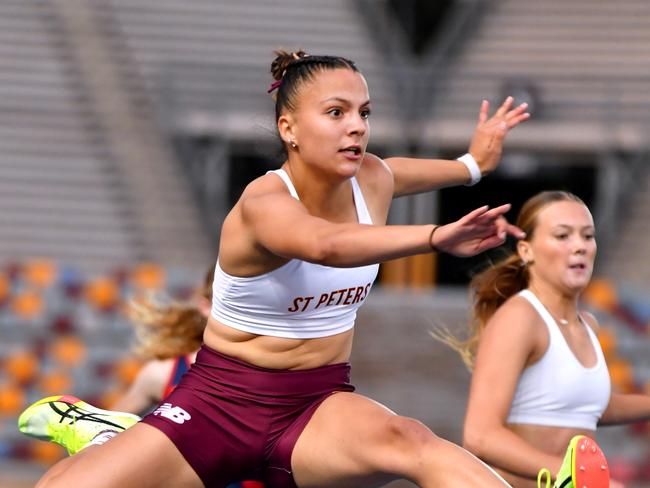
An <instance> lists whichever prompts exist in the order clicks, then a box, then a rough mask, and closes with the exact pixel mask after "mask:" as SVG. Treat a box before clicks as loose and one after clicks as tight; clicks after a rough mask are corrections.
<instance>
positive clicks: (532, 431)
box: [497, 424, 595, 488]
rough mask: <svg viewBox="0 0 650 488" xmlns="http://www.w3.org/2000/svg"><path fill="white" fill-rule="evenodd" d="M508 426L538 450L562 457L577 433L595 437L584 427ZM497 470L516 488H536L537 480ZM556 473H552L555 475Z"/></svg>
mask: <svg viewBox="0 0 650 488" xmlns="http://www.w3.org/2000/svg"><path fill="white" fill-rule="evenodd" d="M508 428H509V429H510V430H511V431H513V432H514V433H515V434H517V435H518V436H519V437H521V438H522V439H524V440H525V441H527V442H528V443H529V444H530V445H532V446H535V447H536V448H537V449H539V450H540V451H544V452H546V453H548V454H553V455H556V456H560V457H564V454H565V453H566V449H567V446H568V445H569V441H570V440H571V438H572V437H573V436H575V435H578V434H583V435H587V436H589V437H592V438H593V437H595V433H594V432H593V431H590V430H586V429H575V428H569V427H548V426H544V425H530V424H508ZM497 471H499V474H501V475H502V476H503V477H504V478H505V479H506V481H508V483H510V484H511V485H512V486H514V487H516V488H529V487H530V488H537V481H535V480H530V479H526V478H522V477H519V476H515V475H513V474H512V473H508V472H504V471H502V470H497ZM556 474H557V473H552V475H553V476H555V475H556Z"/></svg>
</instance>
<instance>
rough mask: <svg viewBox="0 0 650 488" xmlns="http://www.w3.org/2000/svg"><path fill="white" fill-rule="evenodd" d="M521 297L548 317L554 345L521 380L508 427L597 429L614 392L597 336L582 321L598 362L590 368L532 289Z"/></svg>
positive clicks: (524, 292)
mask: <svg viewBox="0 0 650 488" xmlns="http://www.w3.org/2000/svg"><path fill="white" fill-rule="evenodd" d="M519 296H522V297H524V298H525V299H527V300H528V301H529V302H530V303H531V305H532V306H533V307H535V310H537V313H539V314H540V315H541V317H542V319H544V323H545V324H546V327H547V329H548V332H549V344H548V349H547V350H546V352H545V353H544V355H543V356H542V358H541V359H540V360H539V361H537V362H536V363H535V364H533V365H531V366H529V367H527V368H526V369H524V371H523V372H522V374H521V376H520V377H519V382H518V383H517V387H516V389H515V394H514V398H513V401H512V406H511V408H510V414H509V415H508V423H512V424H533V425H548V426H553V427H571V428H577V429H588V430H596V424H597V423H598V420H599V419H600V417H601V416H602V414H603V412H604V411H605V409H606V408H607V405H608V403H609V397H610V394H611V383H610V378H609V372H608V370H607V365H606V364H605V358H604V356H603V351H602V349H601V347H600V344H599V343H598V339H597V338H596V334H594V332H593V331H592V330H591V327H589V326H588V325H587V324H586V323H585V322H584V321H582V320H581V322H582V324H583V325H584V327H585V328H586V329H587V333H588V334H589V337H590V339H591V343H592V345H593V347H594V350H595V351H596V357H597V360H596V364H595V365H594V366H592V367H589V368H587V367H585V366H583V365H582V364H581V363H580V362H579V361H578V359H577V358H576V357H575V355H574V354H573V351H571V349H570V348H569V345H568V344H567V342H566V340H565V339H564V336H563V335H562V331H561V330H560V329H559V327H558V325H557V323H556V322H555V320H554V319H553V317H552V316H551V314H550V313H549V312H548V310H547V309H546V308H545V307H544V305H543V304H542V302H540V301H539V299H538V298H537V297H536V296H535V295H534V294H533V293H532V292H531V291H530V290H522V291H521V292H520V293H519Z"/></svg>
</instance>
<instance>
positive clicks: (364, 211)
mask: <svg viewBox="0 0 650 488" xmlns="http://www.w3.org/2000/svg"><path fill="white" fill-rule="evenodd" d="M352 194H353V195H354V206H355V207H356V209H357V219H358V220H359V223H360V224H370V225H372V217H370V212H368V207H367V206H366V201H365V199H364V198H363V193H361V187H360V186H359V182H357V179H356V178H355V177H354V176H353V177H352Z"/></svg>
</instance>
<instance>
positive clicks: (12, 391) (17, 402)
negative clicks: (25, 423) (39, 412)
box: [0, 383, 26, 417]
mask: <svg viewBox="0 0 650 488" xmlns="http://www.w3.org/2000/svg"><path fill="white" fill-rule="evenodd" d="M25 402H26V399H25V390H24V389H23V388H21V387H20V386H18V385H16V384H14V383H5V384H3V385H1V386H0V415H2V416H3V417H15V416H17V415H18V414H19V413H20V412H21V410H22V409H23V408H25Z"/></svg>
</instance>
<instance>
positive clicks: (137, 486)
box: [36, 424, 203, 488]
mask: <svg viewBox="0 0 650 488" xmlns="http://www.w3.org/2000/svg"><path fill="white" fill-rule="evenodd" d="M75 486H83V487H84V488H108V487H115V488H131V487H133V488H147V487H151V488H154V487H159V486H174V487H179V488H199V487H203V483H202V482H201V479H200V478H199V477H198V475H197V474H196V473H195V472H194V470H193V469H192V468H191V466H190V465H189V464H188V463H187V461H185V458H184V457H183V455H182V454H181V453H180V452H179V451H178V450H177V449H176V446H174V444H173V443H172V442H171V441H170V440H169V438H168V437H167V436H166V435H165V434H163V433H162V432H160V431H159V430H157V429H155V428H154V427H151V426H149V425H146V424H137V425H134V426H133V427H131V428H130V429H128V430H126V431H124V432H122V433H121V434H119V435H117V436H116V437H115V438H113V439H111V440H110V441H108V442H107V443H106V444H103V445H101V446H90V447H87V448H86V449H84V450H82V451H81V452H79V453H78V454H75V455H74V456H71V457H69V458H66V459H64V460H63V461H61V462H59V463H57V464H56V465H54V466H53V467H52V468H51V469H50V470H49V471H48V472H47V473H45V475H44V476H43V478H42V479H41V480H40V481H39V483H38V484H37V485H36V487H37V488H70V487H75Z"/></svg>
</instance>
